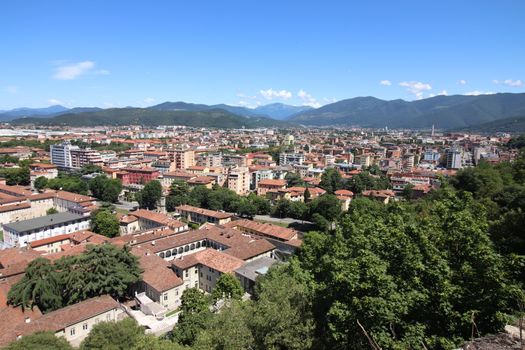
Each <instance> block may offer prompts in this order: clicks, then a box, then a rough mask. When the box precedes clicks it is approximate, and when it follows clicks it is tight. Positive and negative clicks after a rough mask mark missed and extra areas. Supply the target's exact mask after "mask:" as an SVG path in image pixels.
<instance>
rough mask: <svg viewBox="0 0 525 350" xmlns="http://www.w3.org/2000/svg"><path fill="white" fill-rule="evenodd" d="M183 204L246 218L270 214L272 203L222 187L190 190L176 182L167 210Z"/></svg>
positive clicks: (169, 196) (167, 201) (172, 187)
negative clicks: (231, 213) (222, 211)
mask: <svg viewBox="0 0 525 350" xmlns="http://www.w3.org/2000/svg"><path fill="white" fill-rule="evenodd" d="M182 204H189V205H193V206H197V207H200V208H205V209H211V210H224V211H227V212H233V213H237V214H238V215H240V216H245V217H253V216H254V215H256V214H260V215H264V214H268V213H269V212H270V202H269V201H268V200H267V199H265V198H262V197H259V196H257V195H255V194H254V193H252V194H250V195H248V196H246V197H244V196H240V195H238V194H236V193H235V192H233V191H232V190H229V189H227V188H223V187H220V186H213V188H212V189H209V188H206V187H205V186H195V187H194V188H193V189H192V190H190V188H189V186H188V184H187V183H185V182H184V181H174V182H173V183H172V185H171V187H170V194H169V195H168V197H167V198H166V209H167V210H168V211H174V210H175V208H176V207H177V206H179V205H182Z"/></svg>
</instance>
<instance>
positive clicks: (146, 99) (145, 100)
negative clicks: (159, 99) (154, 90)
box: [144, 97, 155, 103]
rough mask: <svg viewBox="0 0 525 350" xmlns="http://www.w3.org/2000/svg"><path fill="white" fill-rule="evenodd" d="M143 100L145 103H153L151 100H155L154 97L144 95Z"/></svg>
mask: <svg viewBox="0 0 525 350" xmlns="http://www.w3.org/2000/svg"><path fill="white" fill-rule="evenodd" d="M144 102H145V103H153V102H155V99H154V98H153V97H146V98H145V99H144Z"/></svg>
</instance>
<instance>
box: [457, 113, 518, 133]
mask: <svg viewBox="0 0 525 350" xmlns="http://www.w3.org/2000/svg"><path fill="white" fill-rule="evenodd" d="M459 130H460V131H476V132H486V133H495V132H509V133H525V115H524V116H519V117H511V118H505V119H499V120H495V121H492V122H488V123H483V124H478V125H473V126H470V127H468V128H462V129H459Z"/></svg>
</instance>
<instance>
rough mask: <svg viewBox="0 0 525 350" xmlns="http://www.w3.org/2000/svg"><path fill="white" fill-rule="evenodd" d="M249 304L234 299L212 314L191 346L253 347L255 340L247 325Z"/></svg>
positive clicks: (237, 349) (203, 348)
mask: <svg viewBox="0 0 525 350" xmlns="http://www.w3.org/2000/svg"><path fill="white" fill-rule="evenodd" d="M250 309H251V308H250V305H249V304H246V303H242V302H239V301H234V302H233V303H232V304H231V306H229V307H227V308H224V309H222V311H221V312H220V313H218V314H215V315H213V317H211V318H210V319H209V321H208V322H207V324H206V328H205V329H204V330H203V331H201V332H200V333H199V335H198V336H197V339H196V341H195V344H194V346H193V347H192V348H194V349H198V350H208V349H217V350H221V349H232V350H242V349H253V348H255V341H254V338H253V336H252V333H251V330H250V328H249V326H248V322H249V318H250Z"/></svg>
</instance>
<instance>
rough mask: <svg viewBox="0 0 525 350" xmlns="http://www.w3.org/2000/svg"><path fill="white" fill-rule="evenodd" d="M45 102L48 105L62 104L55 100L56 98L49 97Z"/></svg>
mask: <svg viewBox="0 0 525 350" xmlns="http://www.w3.org/2000/svg"><path fill="white" fill-rule="evenodd" d="M47 103H49V104H50V105H62V104H64V103H63V102H62V101H60V100H57V99H56V98H50V99H49V100H47Z"/></svg>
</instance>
